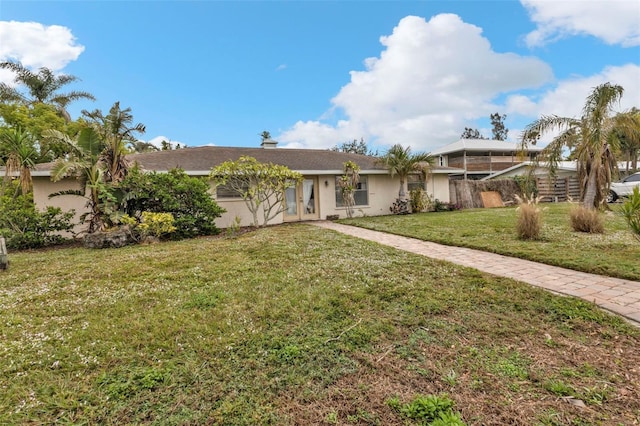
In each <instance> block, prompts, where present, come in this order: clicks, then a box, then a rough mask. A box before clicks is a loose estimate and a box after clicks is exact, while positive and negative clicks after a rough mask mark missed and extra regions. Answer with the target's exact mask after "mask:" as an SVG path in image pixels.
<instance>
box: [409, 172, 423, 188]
mask: <svg viewBox="0 0 640 426" xmlns="http://www.w3.org/2000/svg"><path fill="white" fill-rule="evenodd" d="M407 189H408V190H409V191H413V190H414V189H424V177H423V176H422V175H409V176H407Z"/></svg>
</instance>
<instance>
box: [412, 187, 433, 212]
mask: <svg viewBox="0 0 640 426" xmlns="http://www.w3.org/2000/svg"><path fill="white" fill-rule="evenodd" d="M409 199H410V200H411V212H412V213H419V212H424V211H427V210H430V209H431V207H432V204H433V203H432V202H431V198H430V197H429V194H427V193H426V192H425V190H424V189H422V188H418V189H412V190H411V191H409Z"/></svg>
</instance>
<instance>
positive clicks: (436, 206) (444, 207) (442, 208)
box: [433, 198, 451, 212]
mask: <svg viewBox="0 0 640 426" xmlns="http://www.w3.org/2000/svg"><path fill="white" fill-rule="evenodd" d="M450 210H451V208H450V204H449V203H444V202H442V201H440V200H438V199H437V198H436V199H435V200H434V201H433V211H436V212H448V211H450Z"/></svg>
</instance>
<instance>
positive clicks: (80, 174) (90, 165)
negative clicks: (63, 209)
mask: <svg viewBox="0 0 640 426" xmlns="http://www.w3.org/2000/svg"><path fill="white" fill-rule="evenodd" d="M43 136H44V137H45V138H46V139H49V140H52V141H55V142H57V143H61V144H64V145H66V146H67V147H68V149H69V152H70V154H69V157H68V158H66V159H58V161H57V162H56V163H55V165H54V166H53V168H52V169H51V180H52V181H54V182H56V181H59V180H61V179H63V178H65V177H69V176H73V177H75V178H76V179H78V182H79V183H80V189H79V190H69V191H62V192H58V193H55V194H51V195H50V196H51V197H53V196H58V195H78V196H82V197H85V198H86V199H87V207H88V208H89V213H88V216H89V219H88V222H89V229H88V232H89V233H93V232H94V231H98V230H100V229H102V228H103V227H104V220H103V211H102V206H101V199H100V195H101V192H102V191H103V190H104V172H103V168H102V165H101V163H100V154H101V153H102V150H103V146H102V142H101V141H100V135H99V134H98V133H97V132H96V130H95V129H94V128H93V127H86V128H84V129H82V130H81V131H80V133H79V134H78V136H77V137H76V139H71V138H70V137H69V135H67V134H65V133H62V132H60V131H57V130H45V132H44V133H43ZM86 218H87V216H83V217H82V220H85V219H86Z"/></svg>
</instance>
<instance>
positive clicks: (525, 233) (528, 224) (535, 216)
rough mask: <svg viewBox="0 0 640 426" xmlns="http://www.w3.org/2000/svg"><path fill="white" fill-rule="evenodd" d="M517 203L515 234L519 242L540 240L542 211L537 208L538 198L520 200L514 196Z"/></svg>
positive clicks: (531, 197)
mask: <svg viewBox="0 0 640 426" xmlns="http://www.w3.org/2000/svg"><path fill="white" fill-rule="evenodd" d="M515 199H516V201H518V204H519V206H518V208H517V209H516V211H517V212H518V222H517V224H516V232H517V234H518V238H520V239H521V240H537V239H540V235H541V233H542V210H540V208H539V207H538V201H540V199H539V198H536V197H534V196H533V194H532V195H531V196H530V197H524V198H520V197H519V196H518V195H516V196H515Z"/></svg>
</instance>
